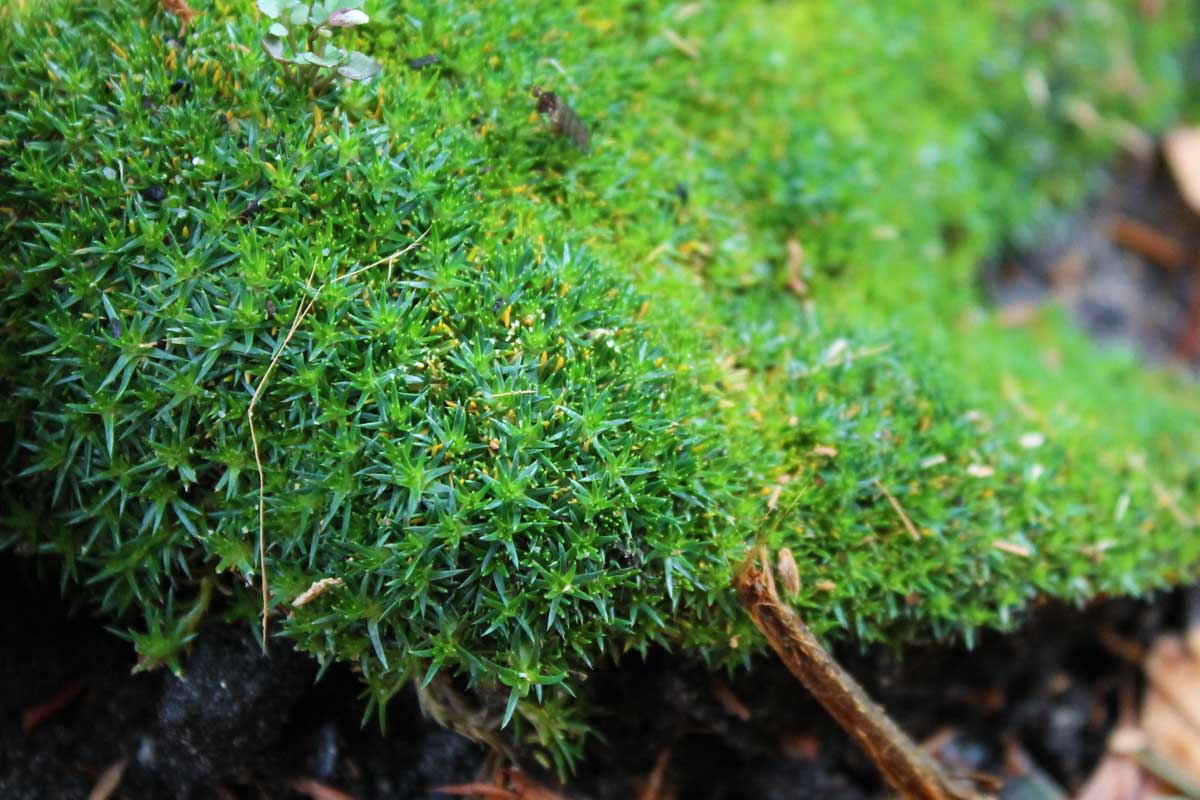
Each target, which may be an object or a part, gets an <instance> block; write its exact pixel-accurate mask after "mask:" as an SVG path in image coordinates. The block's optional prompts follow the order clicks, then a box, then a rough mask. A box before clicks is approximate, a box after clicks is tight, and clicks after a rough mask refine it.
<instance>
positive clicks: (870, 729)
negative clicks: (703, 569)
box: [734, 554, 985, 800]
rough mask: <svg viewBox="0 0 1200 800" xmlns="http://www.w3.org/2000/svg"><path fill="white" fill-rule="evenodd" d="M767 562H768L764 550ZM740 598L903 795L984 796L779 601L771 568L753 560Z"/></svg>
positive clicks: (964, 799)
mask: <svg viewBox="0 0 1200 800" xmlns="http://www.w3.org/2000/svg"><path fill="white" fill-rule="evenodd" d="M761 558H762V563H763V564H764V565H766V564H768V563H769V562H768V561H767V560H766V556H765V554H761ZM734 585H735V587H736V589H737V593H738V599H739V600H740V601H741V604H742V606H743V607H744V608H745V609H746V611H747V612H749V614H750V617H751V618H752V619H753V620H754V624H755V625H756V626H757V627H758V629H759V630H760V631H762V633H763V635H764V636H765V637H766V638H767V641H768V642H769V643H770V645H771V648H772V649H774V650H775V652H776V653H777V654H778V655H779V657H780V658H781V659H782V660H783V663H784V664H785V665H787V668H788V669H789V670H790V671H791V673H792V674H793V675H795V676H796V677H797V678H799V679H800V682H801V683H803V684H804V687H805V688H806V689H808V691H809V692H811V693H812V695H813V697H815V698H816V699H817V700H818V701H819V702H820V703H821V705H822V706H824V708H825V710H826V711H828V712H829V714H830V715H831V716H832V717H833V718H834V720H836V721H837V723H838V724H839V725H840V726H841V727H842V729H843V730H845V731H846V732H847V733H849V734H850V736H851V737H852V738H853V739H854V741H855V742H856V743H857V744H858V746H859V747H861V748H862V749H863V751H864V752H865V753H866V754H867V755H868V756H870V758H871V760H872V761H874V762H875V765H876V766H877V767H878V768H879V771H880V772H881V773H882V774H883V777H884V780H886V781H887V782H888V784H889V785H890V786H891V787H892V788H893V789H895V790H896V791H897V792H899V794H900V796H901V797H904V798H915V799H916V800H982V798H984V797H985V796H984V795H982V794H979V793H978V792H976V791H975V790H974V789H973V788H972V787H969V786H965V785H963V784H961V783H960V782H958V781H955V780H953V779H951V777H950V776H949V775H947V774H946V773H945V772H944V771H943V770H942V768H941V766H940V765H939V764H938V763H937V761H935V760H934V758H933V757H932V756H930V755H929V754H928V753H927V752H925V751H924V750H922V749H921V748H920V747H918V746H917V744H916V743H915V742H914V741H913V740H912V739H910V738H909V737H908V735H907V734H905V733H904V731H902V730H900V728H899V726H897V725H896V723H895V722H893V721H892V719H891V718H890V717H889V716H888V715H887V712H885V711H884V710H883V709H882V708H881V707H880V706H878V705H877V704H876V703H875V702H873V701H872V700H871V698H870V697H868V696H867V693H866V692H865V691H864V690H863V688H862V687H861V686H859V685H858V683H857V682H856V681H855V680H854V678H852V677H851V676H850V675H849V674H848V673H847V672H846V671H845V670H843V669H842V668H841V667H840V666H839V665H838V663H837V662H836V661H834V660H833V657H832V656H830V655H829V653H828V652H827V651H826V650H825V648H824V647H823V646H822V645H821V642H820V640H818V639H817V637H816V636H815V635H814V634H813V632H812V631H811V630H809V629H808V626H807V625H805V624H804V622H803V621H802V620H801V619H800V617H798V616H797V615H796V613H795V612H794V611H793V610H792V609H791V608H790V607H789V606H788V605H786V604H784V603H782V602H781V601H780V600H779V596H778V595H777V594H776V591H775V582H774V580H773V579H772V577H771V573H770V568H769V567H765V566H764V567H763V568H760V567H759V560H758V559H757V558H756V559H752V560H750V561H748V562H747V563H746V564H745V566H743V567H742V568H741V569H740V570H739V571H738V573H737V575H736V576H735V578H734Z"/></svg>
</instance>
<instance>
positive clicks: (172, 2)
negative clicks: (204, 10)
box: [162, 0, 196, 36]
mask: <svg viewBox="0 0 1200 800" xmlns="http://www.w3.org/2000/svg"><path fill="white" fill-rule="evenodd" d="M162 6H163V8H165V9H166V10H167V12H168V13H170V14H174V15H175V16H177V17H179V22H180V26H179V35H180V36H183V35H184V34H185V33H187V28H188V25H190V24H191V23H192V20H193V19H195V18H196V11H195V10H194V9H193V8H192V7H191V6H189V5H188V4H187V0H162Z"/></svg>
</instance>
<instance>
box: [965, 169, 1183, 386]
mask: <svg viewBox="0 0 1200 800" xmlns="http://www.w3.org/2000/svg"><path fill="white" fill-rule="evenodd" d="M983 282H984V287H985V291H986V292H987V294H988V295H989V297H990V298H991V300H992V301H994V302H995V303H996V304H997V305H999V306H1001V307H1002V312H1001V315H1002V318H1005V317H1007V318H1008V319H1009V320H1010V321H1011V322H1013V323H1014V324H1020V323H1021V322H1022V321H1023V319H1024V317H1025V316H1026V312H1028V311H1029V310H1031V309H1033V308H1035V307H1036V306H1038V305H1041V304H1044V303H1057V304H1058V305H1060V306H1061V307H1063V308H1065V309H1066V310H1067V312H1068V313H1069V314H1070V315H1071V317H1072V318H1073V319H1074V320H1075V321H1076V322H1077V323H1078V324H1079V325H1080V327H1081V328H1083V329H1084V330H1085V331H1087V332H1088V333H1089V334H1090V335H1091V336H1092V338H1094V339H1096V340H1097V341H1099V342H1100V343H1102V345H1108V346H1125V347H1131V348H1133V349H1134V350H1136V351H1137V353H1138V354H1139V355H1140V356H1141V357H1142V358H1144V359H1145V360H1147V361H1148V362H1149V363H1152V364H1159V365H1162V364H1181V365H1184V366H1187V367H1191V368H1192V369H1200V215H1198V214H1197V213H1196V212H1194V211H1192V210H1191V209H1190V208H1189V207H1188V206H1187V204H1186V203H1185V202H1184V200H1183V198H1182V197H1181V196H1180V194H1179V192H1178V191H1177V190H1176V188H1175V185H1174V183H1173V181H1172V178H1171V175H1170V174H1169V170H1168V168H1167V166H1166V164H1165V163H1164V162H1163V159H1162V157H1161V156H1160V155H1155V156H1153V157H1147V158H1144V159H1137V158H1133V157H1128V158H1126V159H1125V160H1124V161H1123V162H1122V163H1120V164H1119V165H1118V166H1117V168H1116V170H1115V175H1114V177H1113V179H1112V180H1111V181H1110V183H1109V186H1108V188H1107V189H1106V190H1105V191H1103V192H1101V193H1100V194H1098V195H1097V196H1096V197H1095V198H1093V199H1092V201H1091V202H1090V203H1089V205H1088V207H1087V208H1086V209H1084V210H1083V212H1082V213H1080V214H1078V215H1076V216H1073V217H1067V218H1063V219H1060V220H1058V221H1057V222H1056V223H1055V224H1054V226H1053V227H1052V228H1051V229H1050V230H1048V231H1044V232H1043V238H1042V240H1041V241H1040V242H1039V243H1038V244H1037V245H1035V246H1034V247H1032V248H1029V249H1020V250H1017V249H1014V250H1011V251H1010V252H1008V253H1006V254H1004V255H1003V256H1002V257H1001V258H999V259H998V260H997V261H996V262H994V263H993V264H990V265H988V267H987V268H986V269H985V270H984V273H983Z"/></svg>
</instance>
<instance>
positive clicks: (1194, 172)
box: [1163, 127, 1200, 214]
mask: <svg viewBox="0 0 1200 800" xmlns="http://www.w3.org/2000/svg"><path fill="white" fill-rule="evenodd" d="M1163 155H1164V156H1165V157H1166V159H1167V166H1169V167H1170V168H1171V175H1172V177H1174V178H1175V185H1176V186H1177V187H1178V188H1179V193H1180V194H1181V195H1183V199H1184V200H1185V201H1187V204H1188V206H1190V207H1191V209H1192V211H1195V212H1196V213H1197V214H1200V127H1191V128H1176V129H1175V130H1173V131H1171V132H1170V133H1168V134H1167V135H1166V137H1165V138H1164V139H1163Z"/></svg>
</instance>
